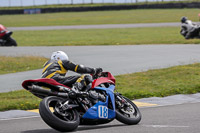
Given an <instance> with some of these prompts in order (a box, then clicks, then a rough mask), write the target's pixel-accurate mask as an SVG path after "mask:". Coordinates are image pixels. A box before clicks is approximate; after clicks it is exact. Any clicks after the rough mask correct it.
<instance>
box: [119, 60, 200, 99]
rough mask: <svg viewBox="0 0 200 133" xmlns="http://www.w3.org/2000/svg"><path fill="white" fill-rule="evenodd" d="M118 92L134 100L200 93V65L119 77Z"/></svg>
mask: <svg viewBox="0 0 200 133" xmlns="http://www.w3.org/2000/svg"><path fill="white" fill-rule="evenodd" d="M116 80H117V87H116V88H117V90H118V91H119V92H121V93H122V94H123V95H125V96H127V97H129V98H131V99H133V98H136V99H137V98H145V97H164V96H169V95H175V94H192V93H197V92H200V82H199V81H200V64H199V63H196V64H192V65H184V66H175V67H171V68H166V69H159V70H149V71H147V72H139V73H133V74H126V75H120V76H117V78H116Z"/></svg>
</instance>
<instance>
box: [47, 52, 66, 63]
mask: <svg viewBox="0 0 200 133" xmlns="http://www.w3.org/2000/svg"><path fill="white" fill-rule="evenodd" d="M51 60H57V61H58V60H69V58H68V56H67V54H66V53H65V52H63V51H56V52H53V53H52V55H51Z"/></svg>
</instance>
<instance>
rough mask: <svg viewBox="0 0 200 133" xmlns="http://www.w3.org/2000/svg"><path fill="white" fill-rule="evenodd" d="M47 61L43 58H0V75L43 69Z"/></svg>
mask: <svg viewBox="0 0 200 133" xmlns="http://www.w3.org/2000/svg"><path fill="white" fill-rule="evenodd" d="M46 61H47V59H46V58H43V57H29V56H27V57H5V56H0V62H1V63H0V74H7V73H15V72H21V71H29V70H34V69H39V68H42V67H43V64H44V63H45V62H46Z"/></svg>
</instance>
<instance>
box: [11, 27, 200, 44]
mask: <svg viewBox="0 0 200 133" xmlns="http://www.w3.org/2000/svg"><path fill="white" fill-rule="evenodd" d="M179 32H180V27H157V28H155V27H152V28H127V29H79V30H50V31H16V32H15V33H14V34H13V37H14V38H15V39H16V40H17V42H18V45H19V46H70V45H79V46H81V45H127V44H128V45H129V44H130V45H132V44H199V43H200V40H199V39H191V40H185V39H184V37H182V36H181V35H180V33H179Z"/></svg>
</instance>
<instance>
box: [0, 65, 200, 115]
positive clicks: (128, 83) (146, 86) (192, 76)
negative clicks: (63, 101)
mask: <svg viewBox="0 0 200 133" xmlns="http://www.w3.org/2000/svg"><path fill="white" fill-rule="evenodd" d="M199 81H200V63H195V64H192V65H184V66H175V67H171V68H165V69H158V70H149V71H146V72H138V73H133V74H126V75H119V76H116V88H117V91H118V92H120V93H122V94H123V95H124V96H126V97H129V98H130V99H135V98H136V99H138V98H144V97H153V96H156V97H164V96H169V95H174V94H192V93H197V92H200V82H199ZM0 101H1V102H0V111H3V110H11V109H23V110H27V109H35V108H38V105H39V103H40V101H41V99H39V98H37V97H35V96H33V95H32V94H31V93H30V92H28V91H25V90H20V91H13V92H8V93H0Z"/></svg>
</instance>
